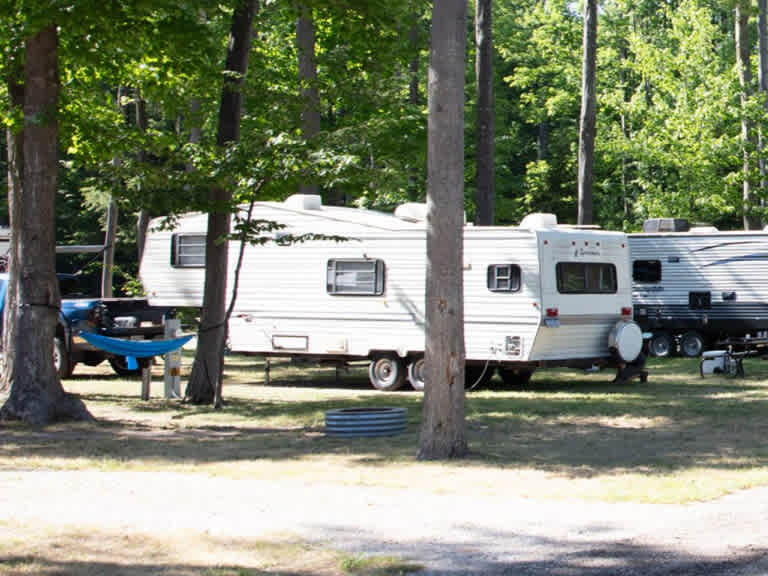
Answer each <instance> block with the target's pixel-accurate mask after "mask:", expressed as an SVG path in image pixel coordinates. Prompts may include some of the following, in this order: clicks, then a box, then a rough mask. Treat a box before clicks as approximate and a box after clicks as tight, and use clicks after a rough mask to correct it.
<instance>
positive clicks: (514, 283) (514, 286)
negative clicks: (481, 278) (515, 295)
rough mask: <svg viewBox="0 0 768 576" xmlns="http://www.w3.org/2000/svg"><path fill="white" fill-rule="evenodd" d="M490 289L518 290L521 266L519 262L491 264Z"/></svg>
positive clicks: (489, 268) (489, 271)
mask: <svg viewBox="0 0 768 576" xmlns="http://www.w3.org/2000/svg"><path fill="white" fill-rule="evenodd" d="M488 290H490V291H491V292H518V291H519V290H520V266H518V265H517V264H491V265H490V266H488Z"/></svg>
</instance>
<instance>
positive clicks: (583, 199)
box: [578, 0, 597, 224]
mask: <svg viewBox="0 0 768 576" xmlns="http://www.w3.org/2000/svg"><path fill="white" fill-rule="evenodd" d="M596 62H597V0H586V2H585V3H584V42H583V56H582V69H581V115H580V120H579V213H578V223H579V224H592V183H593V179H594V174H593V168H594V163H595V126H596V116H597V92H596Z"/></svg>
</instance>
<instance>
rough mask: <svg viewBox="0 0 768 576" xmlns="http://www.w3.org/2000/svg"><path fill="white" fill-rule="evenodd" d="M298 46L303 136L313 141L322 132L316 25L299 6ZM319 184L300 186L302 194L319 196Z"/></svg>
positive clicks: (309, 10) (308, 13)
mask: <svg viewBox="0 0 768 576" xmlns="http://www.w3.org/2000/svg"><path fill="white" fill-rule="evenodd" d="M296 44H297V48H298V53H299V85H300V86H301V100H302V111H301V135H302V137H303V138H304V140H311V139H312V137H313V136H314V135H315V134H317V133H318V132H320V95H319V93H318V90H317V62H316V60H315V25H314V22H313V20H312V9H311V8H308V7H307V6H305V5H300V6H299V18H298V20H297V21H296ZM317 190H318V188H317V184H312V183H301V184H299V193H300V194H317Z"/></svg>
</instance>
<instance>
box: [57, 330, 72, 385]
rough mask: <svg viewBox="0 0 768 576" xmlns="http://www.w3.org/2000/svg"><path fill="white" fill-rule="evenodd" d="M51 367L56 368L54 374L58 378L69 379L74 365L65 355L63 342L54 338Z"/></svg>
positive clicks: (65, 350)
mask: <svg viewBox="0 0 768 576" xmlns="http://www.w3.org/2000/svg"><path fill="white" fill-rule="evenodd" d="M53 366H54V368H56V374H58V375H59V378H69V377H70V376H72V372H73V371H74V369H75V365H74V363H73V362H72V361H71V359H70V358H69V354H67V347H66V345H65V344H64V340H62V339H61V338H55V339H54V341H53Z"/></svg>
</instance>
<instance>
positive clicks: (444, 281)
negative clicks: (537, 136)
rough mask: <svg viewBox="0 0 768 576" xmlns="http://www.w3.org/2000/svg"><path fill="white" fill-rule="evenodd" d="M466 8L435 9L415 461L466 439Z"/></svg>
mask: <svg viewBox="0 0 768 576" xmlns="http://www.w3.org/2000/svg"><path fill="white" fill-rule="evenodd" d="M466 18H467V4H466V1H465V0H441V1H440V2H435V3H434V4H433V8H432V33H431V34H432V38H431V48H430V52H431V53H430V67H429V89H428V101H429V106H428V107H429V117H428V121H427V174H428V178H427V180H428V182H427V212H428V214H427V276H426V347H425V354H424V369H425V371H424V380H425V387H424V413H423V421H422V427H421V437H420V449H419V458H422V459H442V458H460V457H462V456H464V455H465V454H466V451H467V442H466V439H465V435H464V310H463V272H462V264H463V262H462V261H463V248H464V238H463V225H464V211H463V205H464V50H465V46H466Z"/></svg>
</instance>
